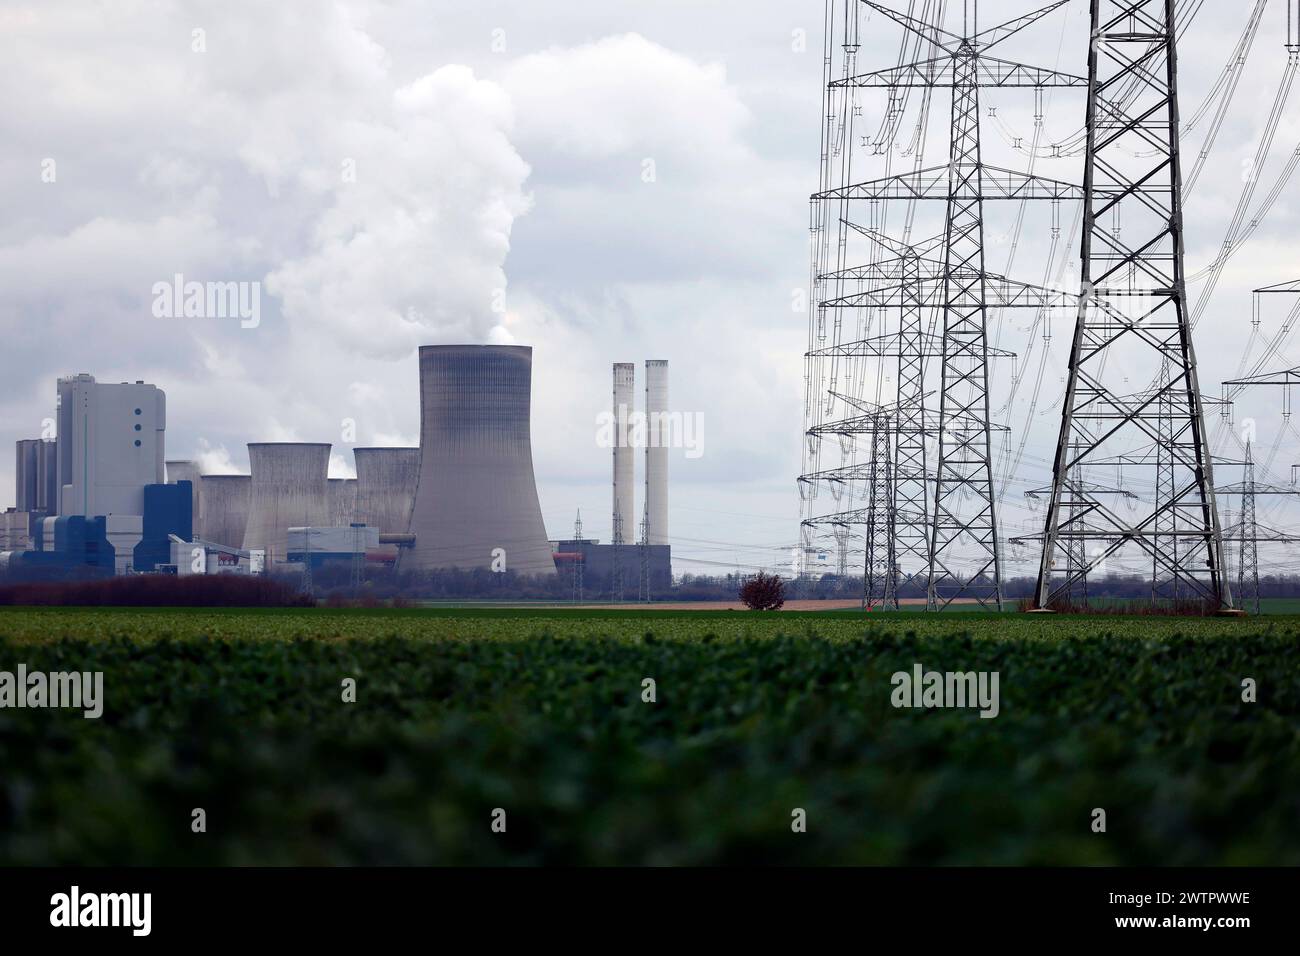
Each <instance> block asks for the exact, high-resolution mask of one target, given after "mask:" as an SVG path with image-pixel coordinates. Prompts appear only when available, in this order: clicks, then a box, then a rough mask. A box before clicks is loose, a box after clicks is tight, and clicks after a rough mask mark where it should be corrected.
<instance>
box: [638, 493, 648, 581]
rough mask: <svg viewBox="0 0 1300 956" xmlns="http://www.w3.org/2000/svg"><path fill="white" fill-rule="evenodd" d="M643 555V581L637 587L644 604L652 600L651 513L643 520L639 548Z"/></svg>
mask: <svg viewBox="0 0 1300 956" xmlns="http://www.w3.org/2000/svg"><path fill="white" fill-rule="evenodd" d="M638 550H639V551H640V554H641V580H640V583H639V584H638V585H637V597H638V599H639V600H641V601H643V602H649V600H650V515H649V512H648V511H647V513H646V514H645V515H644V516H643V517H642V518H641V544H640V547H639V548H638Z"/></svg>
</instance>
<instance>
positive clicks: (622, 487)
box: [612, 362, 638, 544]
mask: <svg viewBox="0 0 1300 956" xmlns="http://www.w3.org/2000/svg"><path fill="white" fill-rule="evenodd" d="M635 388H636V366H635V365H634V364H633V363H631V362H615V363H614V421H615V423H616V425H615V429H616V431H615V440H614V514H613V518H614V531H613V536H612V537H613V540H614V542H615V543H616V544H617V543H623V544H630V543H631V542H633V541H635V540H636V530H637V524H638V522H637V520H636V500H635V496H636V492H635V490H634V487H635V484H636V457H635V454H636V453H635V451H634V449H633V448H632V447H631V444H630V443H629V437H630V436H629V434H628V419H629V418H630V417H631V415H632V410H633V407H634V406H633V404H632V403H633V401H634V391H635Z"/></svg>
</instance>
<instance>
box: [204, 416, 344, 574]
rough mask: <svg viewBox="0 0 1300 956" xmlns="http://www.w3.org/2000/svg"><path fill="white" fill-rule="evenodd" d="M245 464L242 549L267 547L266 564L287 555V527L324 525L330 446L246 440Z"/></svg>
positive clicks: (257, 549)
mask: <svg viewBox="0 0 1300 956" xmlns="http://www.w3.org/2000/svg"><path fill="white" fill-rule="evenodd" d="M248 463H249V470H250V471H251V472H252V482H251V484H250V492H249V504H248V523H247V527H246V528H245V531H244V543H243V548H242V550H244V551H264V552H266V562H267V567H268V568H269V567H270V566H271V565H272V564H273V563H274V562H276V561H284V560H286V558H287V557H288V554H289V529H290V528H301V527H325V526H327V525H328V524H329V520H330V503H329V466H330V446H329V445H328V444H321V443H313V442H256V443H252V442H250V443H249V446H248ZM222 543H224V542H222Z"/></svg>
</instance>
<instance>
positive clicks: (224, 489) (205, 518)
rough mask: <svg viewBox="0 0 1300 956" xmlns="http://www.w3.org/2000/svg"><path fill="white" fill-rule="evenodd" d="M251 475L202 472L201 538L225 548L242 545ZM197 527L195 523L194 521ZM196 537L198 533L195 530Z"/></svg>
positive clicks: (250, 490)
mask: <svg viewBox="0 0 1300 956" xmlns="http://www.w3.org/2000/svg"><path fill="white" fill-rule="evenodd" d="M252 483H253V479H252V478H250V477H249V476H248V475H204V476H203V494H202V496H201V497H200V498H199V506H200V508H201V510H202V514H201V518H200V519H199V520H201V521H202V526H203V540H204V541H210V542H212V543H213V544H222V545H225V546H226V547H227V548H242V547H243V546H244V530H245V529H246V528H247V527H248V505H249V499H250V495H251V492H252ZM195 527H198V524H197V523H196V524H195ZM195 537H198V535H197V534H196V535H195Z"/></svg>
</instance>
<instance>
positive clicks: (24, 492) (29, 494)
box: [14, 438, 59, 515]
mask: <svg viewBox="0 0 1300 956" xmlns="http://www.w3.org/2000/svg"><path fill="white" fill-rule="evenodd" d="M58 448H59V446H58V443H57V442H54V441H45V440H43V439H40V438H24V439H21V440H20V441H18V442H17V443H16V447H15V450H16V452H17V462H16V466H15V468H14V510H15V511H27V512H40V513H42V514H45V515H54V514H58V512H59V481H58V474H59V464H58Z"/></svg>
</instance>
